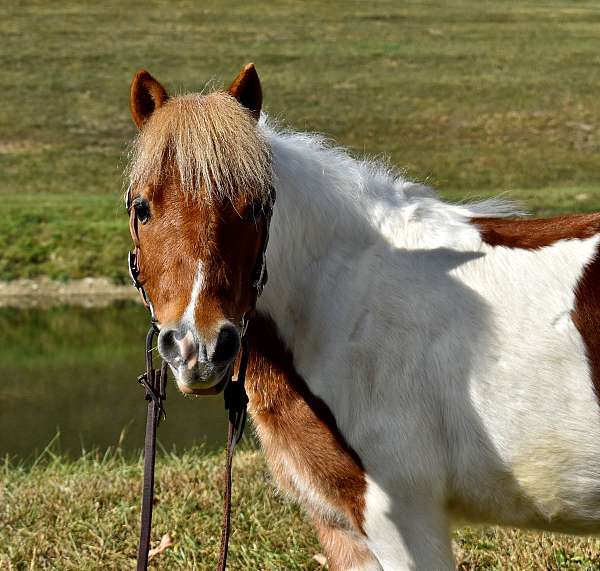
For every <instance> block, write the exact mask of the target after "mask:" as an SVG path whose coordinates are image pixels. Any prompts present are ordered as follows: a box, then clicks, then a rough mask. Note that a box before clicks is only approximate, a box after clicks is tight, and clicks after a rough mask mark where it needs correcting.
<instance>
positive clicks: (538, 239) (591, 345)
mask: <svg viewBox="0 0 600 571" xmlns="http://www.w3.org/2000/svg"><path fill="white" fill-rule="evenodd" d="M473 222H474V223H475V224H476V225H477V226H478V227H479V228H480V230H481V238H482V239H483V241H484V242H486V243H487V244H489V245H490V246H505V247H507V248H523V249H527V250H532V249H537V248H543V247H545V246H551V245H552V244H554V243H556V242H558V241H560V240H569V239H579V240H583V239H585V238H591V237H593V236H596V235H597V234H599V233H600V213H593V214H578V215H572V216H558V217H555V218H548V219H542V218H539V219H532V220H528V219H520V220H512V219H498V218H474V219H473ZM571 319H572V320H573V323H574V324H575V327H577V330H578V331H579V333H580V335H581V337H582V338H583V341H584V343H585V347H586V353H587V357H588V361H589V364H590V367H591V370H592V382H593V384H594V390H595V392H596V396H597V398H598V399H599V400H600V249H599V250H598V251H597V252H596V255H595V256H594V258H593V259H592V260H591V261H590V262H589V263H588V265H587V266H586V268H585V269H584V272H583V275H582V276H581V279H580V280H579V283H578V284H577V288H576V289H575V308H574V309H573V311H572V312H571Z"/></svg>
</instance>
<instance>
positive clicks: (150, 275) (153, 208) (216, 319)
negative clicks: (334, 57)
mask: <svg viewBox="0 0 600 571" xmlns="http://www.w3.org/2000/svg"><path fill="white" fill-rule="evenodd" d="M129 102H130V110H131V116H132V118H133V120H134V122H135V124H136V125H137V127H138V128H139V134H138V136H137V138H136V140H135V141H134V143H133V146H132V151H131V160H130V164H129V169H128V175H129V189H128V200H129V202H130V204H131V227H132V233H133V234H134V239H135V240H136V242H137V243H138V245H139V250H138V256H139V259H138V265H139V269H140V274H139V277H138V279H139V282H140V283H142V284H143V286H144V289H145V291H146V294H147V296H148V297H149V299H150V300H151V302H152V306H153V309H154V315H155V319H156V321H157V323H158V326H159V328H160V333H159V336H158V349H159V352H160V354H161V355H162V357H163V358H164V359H165V360H166V361H167V362H168V363H169V365H170V366H171V369H172V370H173V372H174V374H175V377H176V380H177V384H178V386H179V388H180V389H181V390H182V391H183V392H187V393H193V392H196V391H202V390H206V389H210V388H211V387H215V386H217V385H219V384H220V383H221V384H222V383H224V381H225V379H226V376H227V372H228V370H229V368H230V367H231V366H232V363H233V361H234V360H235V357H236V355H237V353H238V350H239V348H240V340H241V334H242V328H243V324H244V320H245V316H246V315H247V314H248V312H250V311H252V310H253V308H254V304H255V302H256V295H257V290H256V287H255V283H254V282H255V281H256V275H255V274H256V271H257V267H258V268H259V269H260V268H262V261H263V260H262V257H263V248H264V245H265V241H266V237H267V232H268V223H269V219H268V218H269V215H268V213H269V212H270V210H269V209H270V207H271V200H272V196H271V195H272V173H271V158H270V152H269V147H268V145H267V142H266V141H265V139H264V137H263V136H262V134H261V132H260V131H259V129H258V117H259V115H260V108H261V102H262V92H261V87H260V81H259V79H258V75H257V73H256V70H255V68H254V65H252V64H249V65H247V66H245V67H244V69H243V70H242V71H241V72H240V74H239V75H238V76H237V77H236V79H235V80H234V81H233V83H232V84H231V86H230V87H229V89H228V91H227V92H215V93H210V94H208V95H201V94H192V95H183V96H178V97H169V96H168V95H167V92H166V91H165V89H164V87H163V86H162V85H161V84H160V83H159V82H158V81H157V80H156V79H154V78H153V77H152V76H151V75H150V74H149V73H148V72H147V71H145V70H141V71H139V72H138V73H137V74H136V75H135V77H134V78H133V82H132V84H131V92H130V100H129Z"/></svg>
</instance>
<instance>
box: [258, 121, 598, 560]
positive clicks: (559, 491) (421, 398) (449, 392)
mask: <svg viewBox="0 0 600 571" xmlns="http://www.w3.org/2000/svg"><path fill="white" fill-rule="evenodd" d="M261 128H262V129H263V130H264V133H265V136H266V137H267V139H268V141H269V143H270V145H271V150H272V157H273V173H274V180H275V188H276V191H277V203H276V204H275V209H274V213H273V219H272V223H271V234H270V242H269V248H268V251H267V258H268V265H269V277H270V279H269V284H268V286H267V287H266V288H265V291H264V294H263V296H262V297H261V298H260V300H259V302H258V309H259V310H262V311H265V312H267V313H269V314H270V315H271V316H272V317H273V319H274V320H275V322H276V323H277V326H278V328H279V330H280V334H281V336H282V338H283V340H284V341H285V343H286V345H287V346H288V347H289V348H290V350H291V352H292V353H293V355H294V363H295V367H296V369H297V370H298V372H299V374H300V375H301V376H302V377H303V379H304V380H305V381H306V383H307V384H308V387H309V389H310V390H311V391H312V392H313V393H314V394H315V395H316V396H318V397H319V398H321V399H323V401H324V402H325V403H326V404H327V406H328V407H329V408H330V410H331V412H332V413H333V415H334V417H335V419H336V422H337V425H338V428H339V430H340V432H341V434H342V435H343V437H344V438H345V439H346V441H347V442H348V444H349V445H350V446H351V447H352V448H353V449H354V450H355V451H356V452H357V454H358V455H359V456H360V459H361V461H362V463H363V465H364V467H365V470H366V472H367V474H368V476H369V478H370V480H369V481H370V482H376V483H377V485H378V486H379V490H380V492H377V491H376V488H375V487H373V486H374V484H370V491H369V492H368V493H369V494H371V496H372V499H369V501H368V503H370V507H369V508H368V511H369V513H370V514H375V513H377V512H380V513H381V514H383V516H384V517H380V518H377V517H374V516H373V517H371V516H369V517H370V520H369V521H370V522H371V523H370V524H369V525H370V527H369V529H370V530H371V531H370V535H372V536H374V537H370V539H372V540H373V541H377V542H379V543H381V542H384V543H385V542H389V543H390V545H389V546H388V547H384V546H383V547H381V551H382V552H387V551H386V550H387V549H389V550H391V552H393V551H394V549H395V547H394V545H402V544H403V542H404V544H406V542H407V540H406V537H405V535H406V531H405V530H404V528H403V526H402V524H403V521H402V518H403V517H405V516H402V513H403V512H402V509H403V506H405V507H406V508H407V511H406V513H408V512H409V511H410V510H408V508H411V509H413V511H416V512H419V510H420V511H421V512H423V513H419V514H418V515H419V517H420V518H421V519H420V520H419V521H421V522H422V526H423V527H422V530H421V535H420V536H421V538H422V541H423V545H425V546H427V545H430V544H431V538H432V537H433V538H434V539H435V540H437V536H438V535H439V534H440V533H441V532H440V531H439V530H438V529H436V522H438V520H439V519H440V517H441V519H443V518H445V517H448V518H455V517H456V518H458V517H460V518H464V519H467V520H470V521H486V522H495V523H500V524H506V525H523V526H536V527H542V528H546V529H560V530H564V531H585V530H587V531H592V530H594V531H596V532H598V531H600V413H599V407H598V402H597V399H596V396H595V394H594V389H593V385H592V382H591V373H590V366H589V364H588V361H587V358H586V353H585V345H584V342H583V339H582V338H581V335H580V334H579V332H578V331H577V329H576V328H575V326H574V324H573V323H572V321H571V320H570V319H568V318H567V316H569V315H570V314H571V311H572V310H573V307H574V302H575V300H574V291H575V288H576V286H577V283H578V281H579V279H580V278H581V276H582V274H583V271H584V269H585V267H586V264H588V262H589V261H590V260H591V259H592V257H593V256H594V255H595V253H596V252H597V250H598V242H599V238H598V236H596V237H593V238H589V239H586V240H578V239H573V240H563V241H559V242H556V243H555V244H553V245H551V246H548V247H545V248H541V249H539V250H519V249H509V248H503V247H496V248H494V247H490V246H488V245H486V244H485V243H484V242H483V241H482V239H481V235H480V232H479V229H478V228H477V227H475V226H474V225H473V224H472V223H471V222H470V219H471V218H472V217H474V216H479V217H481V216H483V217H494V216H504V215H507V214H510V213H511V210H510V206H509V205H507V204H506V203H503V202H500V201H491V202H485V203H480V204H475V205H468V204H467V205H459V206H457V205H451V204H446V203H444V202H442V201H441V200H439V199H437V198H436V197H435V194H434V193H433V192H429V191H427V192H426V191H425V190H424V189H423V188H422V187H420V186H417V185H412V184H411V183H408V182H406V181H403V180H402V179H401V178H399V177H397V176H396V175H395V174H394V173H393V172H390V171H389V169H386V168H385V167H382V166H381V165H376V164H374V163H370V162H360V161H356V160H354V159H352V158H350V157H349V156H348V155H347V154H345V153H344V152H343V151H340V150H337V149H332V148H329V147H327V145H325V144H324V143H323V141H322V140H321V139H320V138H318V137H314V136H310V135H302V134H294V133H279V132H276V131H275V130H273V129H272V128H271V127H269V125H267V124H265V123H264V122H263V123H261ZM305 484H306V486H309V487H310V485H311V483H310V482H309V481H307V482H305ZM301 487H304V486H301ZM315 493H318V492H315ZM378 494H379V495H378ZM382 494H383V495H382ZM304 495H305V496H307V500H308V501H313V500H314V498H313V499H311V497H310V496H311V494H310V493H309V494H304ZM384 496H385V497H384ZM386 498H387V499H386ZM411 498H412V499H414V498H417V499H421V500H423V501H422V502H421V503H420V504H419V507H418V508H417V507H416V505H415V504H414V502H413V501H412V500H411V501H408V500H409V499H411ZM386 501H387V502H391V505H393V506H394V507H397V509H394V510H392V511H391V512H389V513H387V512H386V510H387V509H388V508H387V507H386V505H387V504H386ZM427 510H429V513H425V512H426V511H427ZM386 513H387V515H386ZM440 513H442V516H440ZM395 514H399V515H395ZM386 518H387V519H386ZM427 526H429V529H428V528H427ZM399 530H400V531H399ZM398 533H399V534H400V538H398V537H397V534H398ZM378 535H379V537H375V536H378ZM411 541H413V542H417V543H418V537H417V538H412V539H411ZM398 542H400V543H398ZM379 543H378V544H379ZM448 544H449V540H448ZM411 545H412V547H411V549H412V550H413V551H414V552H418V553H420V552H421V551H420V548H419V547H418V546H417V545H413V544H412V543H411ZM424 549H425V548H424ZM384 568H385V565H384ZM389 568H393V567H389ZM398 568H400V567H395V569H398Z"/></svg>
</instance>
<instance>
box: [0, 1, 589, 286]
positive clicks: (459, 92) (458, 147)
mask: <svg viewBox="0 0 600 571" xmlns="http://www.w3.org/2000/svg"><path fill="white" fill-rule="evenodd" d="M599 32H600V6H599V5H598V3H597V2H595V1H585V0H581V1H578V2H577V3H576V4H574V3H570V2H558V1H553V0H547V1H545V2H537V1H529V2H518V3H517V2H512V1H508V0H504V1H498V2H493V3H492V2H486V3H483V2H480V1H479V0H456V1H453V2H441V1H438V2H422V1H420V2H417V1H412V2H411V1H406V2H396V1H393V0H379V1H377V2H358V1H349V2H348V1H342V0H334V1H327V2H324V1H322V2H317V1H310V0H309V1H306V2H295V1H293V0H285V1H283V0H282V1H273V2H267V1H265V0H259V1H257V2H250V3H244V2H232V1H227V2H222V1H220V0H219V1H217V0H206V1H204V2H202V3H201V4H200V3H196V2H192V1H191V0H189V1H183V2H167V1H164V0H163V1H158V0H153V1H150V2H137V1H133V0H126V1H123V0H120V1H116V0H107V1H106V2H102V3H99V2H98V3H81V2H67V1H65V0H59V1H57V2H52V3H48V2H43V1H39V0H37V1H31V0H28V1H20V2H16V1H8V2H3V3H2V4H0V34H1V36H2V47H1V48H0V50H1V52H0V55H1V56H2V66H0V82H1V84H2V105H1V106H0V134H1V135H0V136H1V138H0V198H1V200H2V203H3V208H2V209H1V210H0V248H1V249H2V252H3V253H2V257H1V259H0V279H11V278H15V277H27V276H35V275H49V276H51V277H55V278H59V279H68V278H72V277H81V276H84V275H107V276H111V277H112V278H114V279H117V280H123V279H125V269H124V264H123V262H122V260H123V252H124V251H125V249H126V247H127V245H128V239H127V231H126V227H125V226H126V224H125V219H124V215H123V213H122V211H121V210H120V208H119V206H118V204H119V203H118V196H119V194H120V191H121V188H122V178H121V172H122V169H123V166H124V162H125V160H124V155H125V151H126V148H127V143H128V141H129V140H130V139H131V137H132V136H133V135H134V127H133V125H132V123H131V120H130V118H129V113H128V108H127V96H128V87H129V82H130V79H131V77H132V75H133V73H134V72H135V70H137V69H138V68H140V67H147V68H149V69H150V70H151V71H152V72H153V73H154V74H155V75H156V76H157V77H158V78H159V79H161V81H163V82H164V83H165V84H166V85H167V87H168V88H169V89H170V90H172V91H173V92H180V91H184V90H188V91H189V90H200V89H202V88H203V87H204V86H205V85H206V82H207V81H209V80H214V84H215V85H223V84H224V83H226V82H227V81H229V80H231V78H233V77H234V75H235V74H236V73H237V71H238V70H239V68H240V67H241V65H242V64H243V63H245V62H247V61H250V60H253V61H255V62H256V64H257V67H258V70H259V73H260V75H261V77H262V80H263V85H264V90H265V108H266V110H267V112H268V113H269V114H270V115H271V116H273V117H276V118H277V119H278V120H280V121H281V122H282V123H283V124H285V125H289V126H292V127H294V128H297V129H307V130H312V131H320V132H323V133H326V134H327V135H328V136H330V137H331V138H333V139H334V140H336V141H337V142H339V143H340V144H342V145H345V146H349V147H350V148H351V149H352V150H353V151H354V152H356V153H359V154H363V153H366V154H369V155H378V156H381V155H384V156H386V157H388V158H389V159H390V161H391V162H392V163H393V164H395V165H396V166H397V167H398V168H400V169H404V170H405V172H406V173H407V175H408V176H409V177H411V178H414V179H417V180H420V181H426V182H428V183H429V184H432V185H434V186H436V187H437V188H439V189H441V190H442V192H443V193H444V194H445V195H448V196H451V197H452V198H454V199H456V198H459V199H463V198H465V197H467V196H471V195H473V194H475V195H481V194H484V193H493V194H497V193H504V192H508V194H507V195H508V196H510V197H513V198H516V199H520V198H521V197H525V198H526V202H527V205H528V206H529V208H531V209H532V210H533V211H534V212H541V213H543V214H550V213H553V212H558V211H565V210H567V211H573V210H591V209H600V161H598V153H599V151H600V138H599V133H600V121H599V119H600V98H598V95H597V86H598V84H599V80H600V65H599V63H600V55H599V54H600V50H599V49H598V48H599V47H600V42H599V40H598V37H599ZM515 189H516V190H515ZM521 189H526V190H521ZM582 197H583V198H582Z"/></svg>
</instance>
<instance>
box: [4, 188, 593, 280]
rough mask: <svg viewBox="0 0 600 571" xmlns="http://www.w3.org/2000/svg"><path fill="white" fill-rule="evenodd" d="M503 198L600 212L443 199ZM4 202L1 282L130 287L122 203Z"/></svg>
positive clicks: (29, 198)
mask: <svg viewBox="0 0 600 571" xmlns="http://www.w3.org/2000/svg"><path fill="white" fill-rule="evenodd" d="M499 194H500V195H501V196H503V197H505V198H507V199H511V200H515V201H517V202H521V203H522V204H523V205H524V207H525V208H526V209H528V210H530V211H532V212H534V213H536V214H540V215H544V216H547V215H551V214H560V213H565V212H576V211H579V212H586V211H593V210H600V192H599V191H598V190H596V189H594V188H591V187H590V188H587V187H583V188H560V189H556V188H544V189H538V190H514V191H510V192H505V193H498V192H493V191H481V192H473V193H465V192H464V191H448V192H444V193H443V195H444V196H445V197H446V198H448V199H449V200H453V201H461V200H464V199H465V198H466V197H470V198H483V197H487V196H497V195H499ZM3 202H4V204H3V206H2V209H1V210H0V251H1V252H2V255H1V256H0V279H5V280H6V279H15V278H35V277H38V276H49V277H51V278H54V279H59V280H64V279H69V278H81V277H85V276H93V275H103V276H108V277H110V278H112V279H113V280H115V281H116V282H120V283H127V282H128V280H129V277H128V274H127V263H126V252H127V250H128V249H129V248H131V238H130V236H129V230H128V226H127V215H126V213H125V208H124V206H123V203H122V200H120V198H119V197H116V196H114V195H112V194H90V195H82V194H65V193H62V194H49V193H35V194H34V193H25V194H15V195H10V196H5V197H3Z"/></svg>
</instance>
